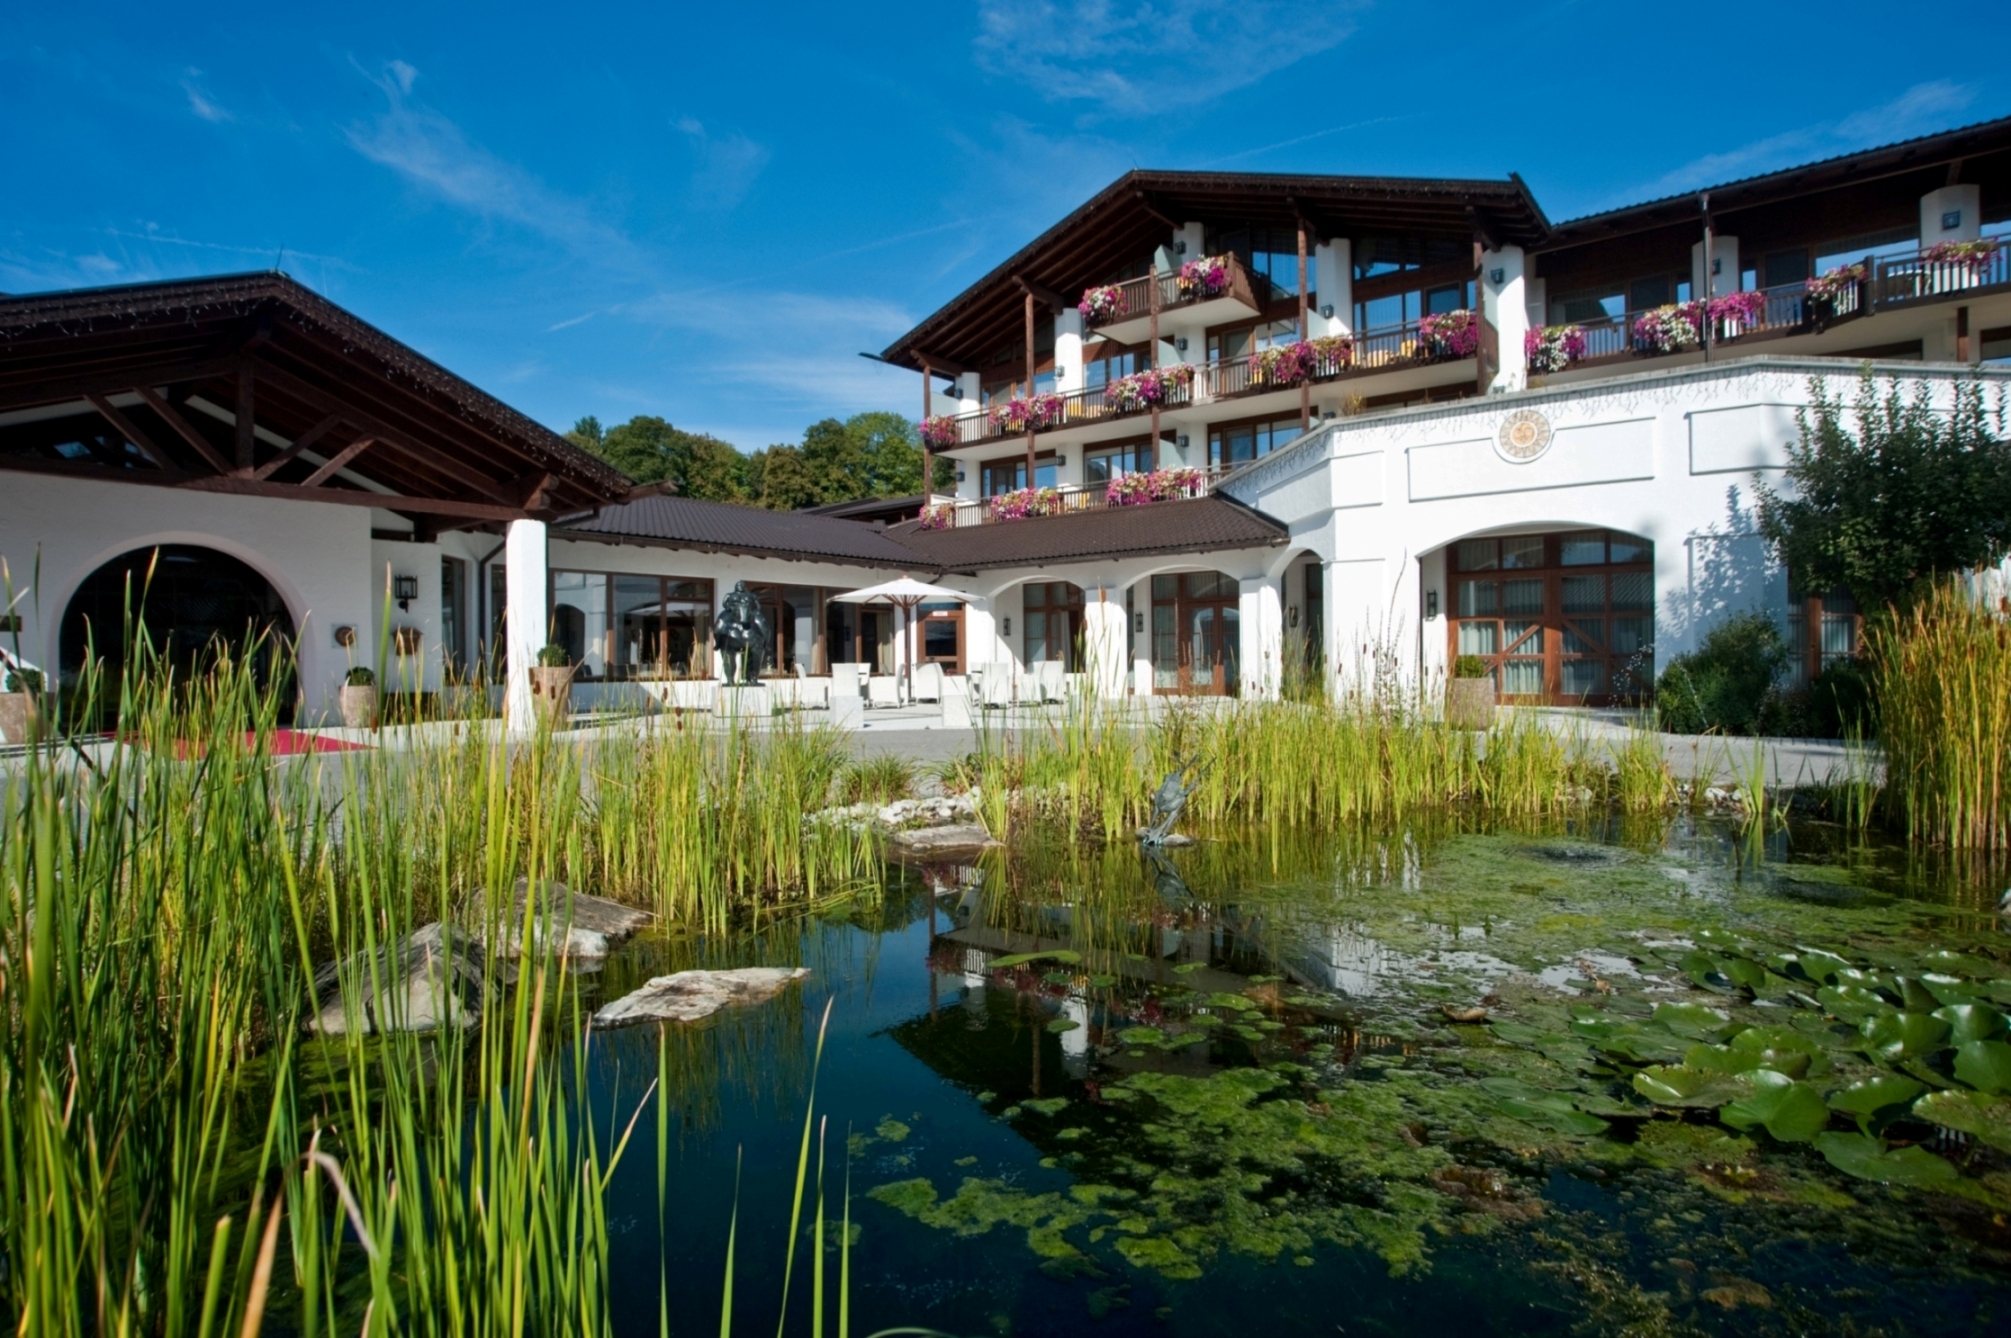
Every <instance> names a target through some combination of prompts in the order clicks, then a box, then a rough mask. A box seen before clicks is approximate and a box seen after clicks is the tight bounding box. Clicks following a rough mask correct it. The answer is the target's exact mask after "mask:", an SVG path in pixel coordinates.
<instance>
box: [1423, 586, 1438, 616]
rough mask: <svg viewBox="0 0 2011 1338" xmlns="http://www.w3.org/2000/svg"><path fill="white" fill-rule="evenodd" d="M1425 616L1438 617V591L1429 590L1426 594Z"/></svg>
mask: <svg viewBox="0 0 2011 1338" xmlns="http://www.w3.org/2000/svg"><path fill="white" fill-rule="evenodd" d="M1424 616H1425V617H1427V618H1436V617H1438V591H1436V590H1427V591H1425V592H1424Z"/></svg>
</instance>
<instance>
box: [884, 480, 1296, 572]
mask: <svg viewBox="0 0 2011 1338" xmlns="http://www.w3.org/2000/svg"><path fill="white" fill-rule="evenodd" d="M886 537H887V538H888V539H890V540H893V541H895V542H898V543H899V544H900V545H901V546H902V547H903V548H906V549H908V550H909V551H911V552H913V553H916V554H918V555H919V556H920V557H921V558H922V559H923V561H924V563H925V565H927V566H930V567H933V568H936V569H939V570H942V571H978V570H981V569H984V568H988V567H1026V566H1033V565H1038V564H1047V563H1063V562H1089V561H1094V560H1096V559H1098V558H1122V557H1142V556H1146V555H1149V554H1154V553H1212V552H1222V551H1225V550H1228V549H1234V548H1275V547H1277V546H1278V545H1280V544H1283V543H1285V542H1286V539H1287V531H1286V529H1285V527H1284V526H1283V525H1281V524H1279V523H1278V522H1277V521H1275V520H1272V519H1271V518H1270V517H1269V516H1266V515H1264V514H1262V513H1261V512H1257V511H1252V510H1251V509H1250V508H1249V507H1247V506H1243V505H1242V504H1240V503H1238V502H1233V501H1231V500H1230V499H1228V498H1226V497H1197V498H1195V499H1194V500H1192V501H1185V502H1157V503H1154V504H1152V505H1150V506H1125V507H1112V508H1110V509H1107V510H1097V511H1075V512H1070V513H1069V514H1067V515H1061V516H1042V517H1039V518H1037V519H1032V520H1015V521H1011V522H1009V523H1006V524H999V525H971V526H966V527H963V528H960V529H953V530H924V529H922V528H921V527H920V524H919V522H916V521H908V522H905V523H903V524H900V525H892V526H889V527H888V528H887V532H886Z"/></svg>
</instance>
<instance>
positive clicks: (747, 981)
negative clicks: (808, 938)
mask: <svg viewBox="0 0 2011 1338" xmlns="http://www.w3.org/2000/svg"><path fill="white" fill-rule="evenodd" d="M809 974H810V972H809V969H808V968H807V967H801V966H797V967H780V966H743V967H737V968H735V969H734V970H731V971H679V972H677V973H676V974H675V975H668V976H658V977H656V978H655V979H654V980H652V981H650V982H649V983H648V984H647V985H644V986H643V987H642V988H641V989H639V990H637V991H635V992H634V993H633V994H627V995H623V996H622V997H621V998H619V999H617V1000H615V1001H614V1002H613V1003H611V1004H609V1005H608V1006H607V1007H605V1008H603V1009H601V1010H600V1011H599V1012H598V1013H595V1014H594V1026H596V1027H602V1028H606V1027H625V1026H628V1025H629V1024H630V1023H633V1022H696V1021H698V1020H699V1019H700V1018H706V1017H711V1016H712V1015H713V1014H714V1013H716V1012H718V1011H719V1010H720V1009H722V1008H726V1007H729V1006H734V1005H740V1004H756V1003H764V1002H766V1001H767V1000H769V999H772V998H774V997H775V996H776V995H778V994H780V993H782V990H783V988H784V987H785V986H787V985H790V984H792V983H794V982H795V981H798V980H802V979H803V978H804V977H806V976H808V975H809Z"/></svg>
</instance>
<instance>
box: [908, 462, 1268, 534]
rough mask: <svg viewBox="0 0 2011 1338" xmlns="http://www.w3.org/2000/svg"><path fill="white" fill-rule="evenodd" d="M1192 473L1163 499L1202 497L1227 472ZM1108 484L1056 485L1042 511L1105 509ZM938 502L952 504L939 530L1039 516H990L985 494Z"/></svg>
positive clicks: (1013, 522) (1068, 512)
mask: <svg viewBox="0 0 2011 1338" xmlns="http://www.w3.org/2000/svg"><path fill="white" fill-rule="evenodd" d="M1193 472H1194V473H1195V475H1196V476H1197V477H1196V479H1195V481H1194V484H1193V486H1192V487H1190V488H1189V489H1187V490H1186V491H1185V492H1184V493H1183V494H1182V495H1181V497H1180V498H1178V499H1171V498H1169V499H1165V500H1182V501H1184V500H1186V499H1188V498H1193V497H1206V496H1207V495H1208V494H1209V493H1211V492H1213V491H1214V489H1215V484H1216V482H1217V481H1218V480H1220V479H1221V477H1222V476H1223V475H1224V474H1227V473H1228V472H1229V471H1228V470H1227V469H1225V468H1221V467H1219V466H1218V467H1214V468H1207V469H1196V470H1194V471H1193ZM1109 486H1110V485H1109V484H1107V483H1091V484H1086V485H1085V484H1070V485H1068V486H1066V487H1061V488H1056V489H1055V490H1054V491H1055V495H1056V499H1055V507H1056V509H1055V510H1054V511H1052V512H1049V513H1046V514H1049V515H1072V514H1074V513H1076V512H1082V511H1102V510H1105V509H1107V508H1108V500H1107V499H1106V497H1105V495H1104V494H1105V492H1106V491H1107V490H1108V488H1109ZM942 505H944V506H952V507H953V508H954V509H953V510H952V511H951V512H950V519H949V523H948V524H947V525H942V526H938V527H936V528H940V529H967V528H969V527H970V526H973V525H1018V524H1021V523H1022V522H1023V520H1038V519H1041V518H1042V517H1039V516H1029V517H1023V518H1020V519H1014V520H1000V519H998V518H997V517H995V516H994V515H992V499H991V498H989V497H983V498H979V499H977V500H975V501H972V500H970V499H968V498H964V499H959V500H958V501H956V502H955V503H943V504H942ZM1131 505H1134V506H1154V505H1157V503H1153V502H1134V503H1132V504H1131Z"/></svg>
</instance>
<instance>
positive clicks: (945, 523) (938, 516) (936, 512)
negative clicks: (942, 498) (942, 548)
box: [919, 502, 957, 530]
mask: <svg viewBox="0 0 2011 1338" xmlns="http://www.w3.org/2000/svg"><path fill="white" fill-rule="evenodd" d="M919 520H920V522H921V528H922V529H925V530H947V529H949V528H950V527H951V526H953V525H955V524H956V523H957V504H956V503H955V502H937V503H936V504H935V505H933V506H925V507H923V508H922V514H921V516H920V517H919Z"/></svg>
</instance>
